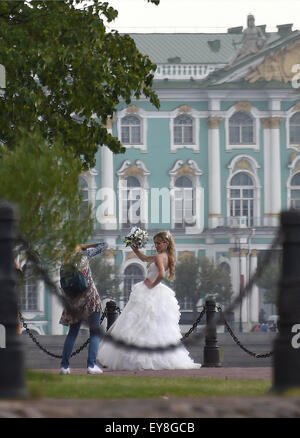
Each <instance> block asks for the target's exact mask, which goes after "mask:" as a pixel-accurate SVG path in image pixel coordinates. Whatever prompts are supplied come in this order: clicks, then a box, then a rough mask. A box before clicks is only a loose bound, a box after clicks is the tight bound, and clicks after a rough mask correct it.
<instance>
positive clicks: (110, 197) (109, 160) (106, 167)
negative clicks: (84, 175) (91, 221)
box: [97, 120, 117, 230]
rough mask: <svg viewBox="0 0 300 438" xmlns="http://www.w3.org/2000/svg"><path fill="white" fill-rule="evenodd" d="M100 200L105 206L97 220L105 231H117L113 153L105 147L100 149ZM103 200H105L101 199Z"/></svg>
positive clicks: (108, 127)
mask: <svg viewBox="0 0 300 438" xmlns="http://www.w3.org/2000/svg"><path fill="white" fill-rule="evenodd" d="M107 130H108V132H110V133H112V121H111V120H109V121H108V122H107ZM101 192H102V196H101V198H100V199H101V200H102V201H104V202H105V203H106V204H105V205H107V208H106V209H105V210H104V211H102V214H101V215H100V217H97V219H98V220H99V221H100V223H101V227H102V228H103V229H105V230H116V229H117V218H116V193H115V191H114V160H113V153H112V151H111V150H110V149H109V148H108V147H107V146H102V149H101ZM103 198H105V199H103Z"/></svg>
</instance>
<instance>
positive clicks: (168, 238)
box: [153, 231, 176, 281]
mask: <svg viewBox="0 0 300 438" xmlns="http://www.w3.org/2000/svg"><path fill="white" fill-rule="evenodd" d="M156 237H159V238H160V239H162V241H163V242H166V243H168V247H167V253H168V257H169V275H168V280H169V281H173V280H174V276H175V264H176V262H175V242H174V237H173V236H172V234H171V233H170V231H160V232H159V233H157V234H155V236H154V237H153V240H154V239H155V238H156Z"/></svg>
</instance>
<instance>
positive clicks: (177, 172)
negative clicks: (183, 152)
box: [169, 160, 203, 229]
mask: <svg viewBox="0 0 300 438" xmlns="http://www.w3.org/2000/svg"><path fill="white" fill-rule="evenodd" d="M202 174H203V171H202V170H201V169H199V167H198V164H197V163H196V161H194V160H188V161H187V162H186V163H184V161H183V160H177V161H176V162H175V164H174V166H173V167H172V169H171V170H169V175H170V177H171V181H170V194H171V228H172V229H174V228H175V190H176V180H177V179H178V178H179V177H181V176H187V177H188V178H189V179H190V180H191V181H192V187H193V189H197V188H198V189H202V186H201V184H200V176H201V175H202ZM196 199H197V197H196V198H195V200H196ZM198 207H199V208H200V206H197V205H196V206H195V209H197V208H198ZM187 225H188V224H187ZM183 226H184V225H183Z"/></svg>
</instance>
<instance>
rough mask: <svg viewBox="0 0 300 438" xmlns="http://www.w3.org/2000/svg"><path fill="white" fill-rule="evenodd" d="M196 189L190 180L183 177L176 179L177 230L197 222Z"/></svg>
mask: <svg viewBox="0 0 300 438" xmlns="http://www.w3.org/2000/svg"><path fill="white" fill-rule="evenodd" d="M194 201H195V200H194V188H193V183H192V181H191V179H190V178H188V177H187V176H185V175H183V176H180V177H179V178H177V179H176V181H175V190H174V203H175V220H174V223H175V228H182V227H184V226H185V225H186V224H188V225H192V224H193V223H194V222H195V212H194Z"/></svg>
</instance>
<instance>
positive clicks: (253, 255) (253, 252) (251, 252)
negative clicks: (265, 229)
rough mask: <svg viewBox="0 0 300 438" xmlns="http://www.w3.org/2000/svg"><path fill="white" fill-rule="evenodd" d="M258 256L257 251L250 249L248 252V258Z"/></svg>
mask: <svg viewBox="0 0 300 438" xmlns="http://www.w3.org/2000/svg"><path fill="white" fill-rule="evenodd" d="M258 254H259V250H258V249H251V251H250V256H251V257H257V256H258Z"/></svg>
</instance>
